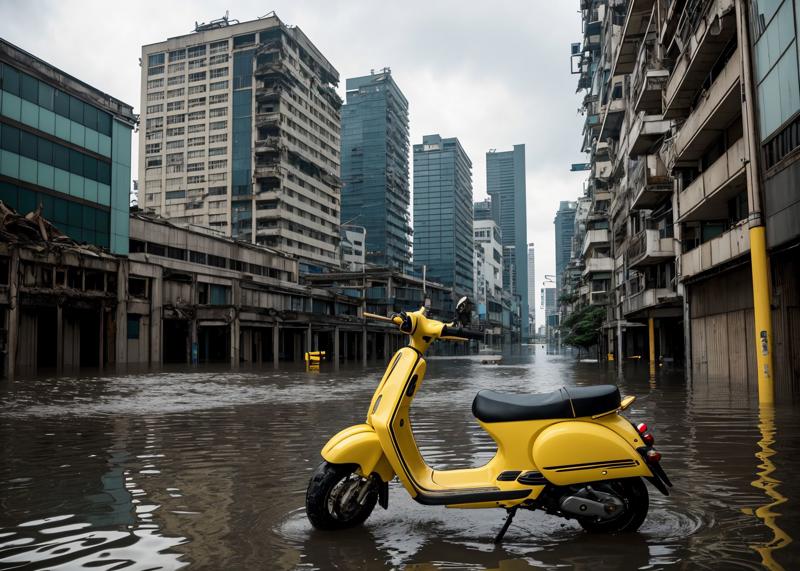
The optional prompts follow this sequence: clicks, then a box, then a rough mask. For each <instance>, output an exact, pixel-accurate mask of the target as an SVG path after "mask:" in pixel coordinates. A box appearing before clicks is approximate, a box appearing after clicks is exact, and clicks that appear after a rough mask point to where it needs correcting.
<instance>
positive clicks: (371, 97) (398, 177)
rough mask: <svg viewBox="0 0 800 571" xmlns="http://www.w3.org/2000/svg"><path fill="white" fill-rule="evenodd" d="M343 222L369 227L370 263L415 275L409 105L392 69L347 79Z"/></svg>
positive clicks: (367, 249) (367, 256)
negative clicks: (411, 268) (409, 175)
mask: <svg viewBox="0 0 800 571" xmlns="http://www.w3.org/2000/svg"><path fill="white" fill-rule="evenodd" d="M346 98H347V102H346V104H345V105H344V106H343V107H342V183H343V185H344V186H343V187H342V220H343V221H346V222H353V223H356V224H360V225H362V226H364V227H365V228H366V231H367V244H366V261H367V263H368V264H372V265H377V266H384V267H391V268H397V269H399V270H400V271H401V272H402V271H407V270H410V262H411V214H410V208H409V207H410V204H411V193H410V190H409V181H408V151H409V148H408V147H409V130H408V101H407V100H406V98H405V97H404V96H403V93H402V92H401V91H400V88H399V87H398V86H397V84H396V83H395V81H394V78H393V77H392V72H391V71H390V70H389V68H384V69H383V70H381V71H380V72H378V73H371V74H370V75H366V76H363V77H353V78H349V79H348V80H347V95H346Z"/></svg>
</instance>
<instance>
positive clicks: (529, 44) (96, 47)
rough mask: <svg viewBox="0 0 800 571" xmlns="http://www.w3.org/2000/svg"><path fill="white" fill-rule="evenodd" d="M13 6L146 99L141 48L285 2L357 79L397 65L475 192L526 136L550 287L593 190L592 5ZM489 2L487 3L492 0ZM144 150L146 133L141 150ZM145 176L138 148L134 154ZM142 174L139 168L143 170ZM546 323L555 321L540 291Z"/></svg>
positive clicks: (102, 80)
mask: <svg viewBox="0 0 800 571" xmlns="http://www.w3.org/2000/svg"><path fill="white" fill-rule="evenodd" d="M231 4H234V3H230V4H226V3H222V2H213V1H204V0H194V1H192V2H164V1H160V2H153V1H143V2H132V3H112V2H99V1H94V0H92V1H88V0H87V1H80V2H79V1H66V0H61V1H58V2H56V1H30V0H25V1H19V2H17V1H15V0H13V1H9V0H5V1H3V2H0V7H1V9H2V18H0V36H2V37H3V38H4V39H6V40H8V41H10V42H12V43H14V44H16V45H18V46H20V47H21V48H23V49H25V50H27V51H29V52H31V53H32V54H34V55H36V56H38V57H40V58H42V59H44V60H45V61H47V62H49V63H51V64H53V65H55V66H56V67H58V68H61V69H62V70H63V71H65V72H67V73H69V74H71V75H74V76H76V77H78V78H79V79H81V80H83V81H85V82H87V83H89V84H91V85H93V86H95V87H97V88H98V89H101V90H103V91H105V92H107V93H109V94H110V95H112V96H114V97H116V98H118V99H121V100H122V101H125V102H126V103H129V104H131V105H133V107H134V109H135V111H136V113H138V112H139V110H140V108H141V103H140V94H139V81H140V68H139V65H138V61H139V58H140V56H141V46H142V45H144V44H149V43H154V42H159V41H162V40H165V39H166V38H168V37H171V36H178V35H182V34H186V33H188V32H191V31H192V30H193V29H194V23H195V21H199V22H208V21H209V20H212V19H215V18H219V17H221V16H223V15H224V14H225V10H226V9H230V10H231V12H230V17H231V18H236V19H238V20H239V21H242V22H244V21H247V20H252V19H255V18H257V17H259V16H263V15H264V14H266V13H267V12H268V11H270V10H275V11H276V13H277V14H278V16H279V17H280V18H281V20H283V22H284V23H286V24H289V25H297V26H299V27H300V28H301V29H302V30H303V31H304V32H305V33H306V35H307V36H308V37H309V38H310V39H311V41H312V42H314V44H315V45H316V46H317V47H318V48H319V50H320V51H321V52H322V53H323V54H324V55H325V57H327V58H328V60H329V61H330V62H331V63H332V64H333V65H334V66H335V67H336V68H337V69H338V70H339V73H340V77H341V82H340V85H339V92H340V94H341V95H342V96H343V97H344V80H345V78H347V77H354V76H358V75H365V74H367V73H369V71H370V69H376V70H377V69H380V68H382V67H390V68H391V69H392V75H393V76H394V78H395V81H396V82H397V83H398V85H399V86H400V89H402V91H403V93H404V94H405V95H406V97H407V98H408V100H409V105H410V119H411V143H412V144H414V143H417V142H421V140H422V136H423V135H425V134H430V133H439V134H441V135H442V136H443V137H458V138H459V140H460V141H461V144H462V145H463V146H464V148H465V149H466V151H467V153H468V154H469V156H470V158H471V159H472V164H473V188H474V198H475V200H480V199H482V198H483V197H485V196H486V170H485V166H486V158H485V155H486V151H488V150H489V149H493V148H494V149H497V150H498V151H502V150H509V149H511V147H512V146H513V145H514V144H519V143H524V144H525V146H526V167H527V191H528V195H527V203H528V212H527V214H528V241H529V242H534V243H535V244H536V282H537V290H538V289H539V288H540V287H541V286H542V281H543V280H544V279H545V275H546V274H554V273H555V252H554V250H555V242H554V233H553V217H554V215H555V212H556V210H557V208H558V202H559V200H574V199H575V197H577V196H578V194H579V193H580V189H581V185H582V181H583V179H584V178H585V175H584V174H581V173H570V172H569V166H570V163H573V162H582V161H583V160H584V158H583V156H582V155H581V154H580V152H579V150H578V149H579V143H580V130H581V117H580V116H579V115H578V113H577V109H578V107H579V104H580V102H579V98H578V96H577V95H576V94H575V85H576V78H575V76H572V75H570V73H569V46H570V43H571V42H573V41H578V40H579V39H580V16H579V13H578V2H577V1H575V0H567V1H558V2H552V1H546V0H513V1H512V0H494V1H492V2H489V3H483V2H482V3H480V4H478V3H474V6H475V9H472V8H471V6H473V3H471V2H467V1H464V0H460V1H458V0H424V1H418V0H405V1H403V2H398V1H385V2H379V1H375V0H372V1H368V0H342V1H338V0H272V1H271V2H267V3H264V2H252V1H239V2H236V3H235V5H231ZM478 8H479V9H478ZM137 148H138V146H137V144H136V143H135V142H134V145H133V149H137ZM133 162H134V173H136V166H135V165H137V164H138V157H136V156H134V157H133ZM134 176H136V174H134ZM537 322H538V323H539V324H541V323H543V316H542V312H541V311H540V309H539V303H538V298H537Z"/></svg>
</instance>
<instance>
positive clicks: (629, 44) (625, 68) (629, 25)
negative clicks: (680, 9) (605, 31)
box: [613, 0, 655, 74]
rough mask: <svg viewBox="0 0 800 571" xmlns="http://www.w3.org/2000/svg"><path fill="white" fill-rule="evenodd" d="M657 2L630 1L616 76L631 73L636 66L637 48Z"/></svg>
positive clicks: (649, 0) (616, 65)
mask: <svg viewBox="0 0 800 571" xmlns="http://www.w3.org/2000/svg"><path fill="white" fill-rule="evenodd" d="M654 3H655V0H630V1H629V2H628V11H627V13H626V14H625V23H624V24H623V26H622V33H621V35H620V41H619V47H618V48H617V53H616V54H615V57H614V69H613V73H614V74H624V73H631V72H632V71H633V68H634V66H635V65H636V46H637V44H638V43H639V42H640V41H641V39H642V36H643V35H644V34H645V33H646V31H647V26H648V23H649V22H650V12H651V11H652V9H653V4H654Z"/></svg>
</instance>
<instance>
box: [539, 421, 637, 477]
mask: <svg viewBox="0 0 800 571" xmlns="http://www.w3.org/2000/svg"><path fill="white" fill-rule="evenodd" d="M533 459H534V462H535V463H536V466H537V468H538V469H539V471H540V472H541V473H542V475H543V476H544V477H545V478H547V480H548V481H549V482H550V483H552V484H555V485H557V486H568V485H570V484H579V483H582V482H595V481H598V480H616V479H619V478H632V477H636V476H641V477H645V478H648V477H652V475H653V474H652V473H651V472H650V469H649V468H648V466H647V464H645V462H644V460H643V459H642V457H641V456H640V455H639V454H638V453H637V452H636V449H635V448H634V447H633V446H632V445H631V444H630V443H628V442H626V441H625V439H624V438H623V437H622V436H620V435H619V434H617V433H616V432H615V431H614V430H611V429H610V428H607V427H605V426H602V425H600V424H596V423H593V422H582V421H570V422H559V423H557V424H553V425H551V426H549V427H548V428H546V429H544V430H543V431H542V432H541V433H540V434H539V436H538V437H537V438H536V441H535V442H534V443H533Z"/></svg>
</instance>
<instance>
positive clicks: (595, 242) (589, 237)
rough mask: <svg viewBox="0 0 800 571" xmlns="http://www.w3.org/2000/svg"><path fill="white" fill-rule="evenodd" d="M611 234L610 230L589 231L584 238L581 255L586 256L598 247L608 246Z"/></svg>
mask: <svg viewBox="0 0 800 571" xmlns="http://www.w3.org/2000/svg"><path fill="white" fill-rule="evenodd" d="M609 236H610V233H609V231H608V230H588V231H587V232H586V235H585V236H584V237H583V246H582V247H581V255H582V256H585V255H586V252H588V251H589V250H590V249H591V248H596V247H597V246H608V241H609Z"/></svg>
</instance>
